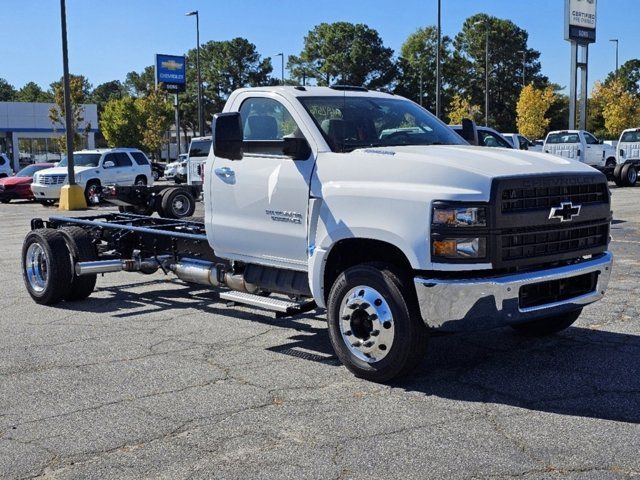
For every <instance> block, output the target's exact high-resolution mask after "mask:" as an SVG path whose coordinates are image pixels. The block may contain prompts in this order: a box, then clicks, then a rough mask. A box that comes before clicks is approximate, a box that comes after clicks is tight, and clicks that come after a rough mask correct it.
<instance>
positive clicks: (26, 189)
mask: <svg viewBox="0 0 640 480" xmlns="http://www.w3.org/2000/svg"><path fill="white" fill-rule="evenodd" d="M54 166H55V165H54V164H53V163H34V164H33V165H29V166H28V167H24V168H23V169H22V170H20V171H19V172H18V173H16V174H15V175H14V176H13V177H5V178H0V202H2V203H9V202H10V201H11V200H14V199H21V200H33V199H34V197H33V193H32V192H31V182H32V181H33V175H34V174H35V173H36V172H37V171H38V170H44V169H45V168H52V167H54Z"/></svg>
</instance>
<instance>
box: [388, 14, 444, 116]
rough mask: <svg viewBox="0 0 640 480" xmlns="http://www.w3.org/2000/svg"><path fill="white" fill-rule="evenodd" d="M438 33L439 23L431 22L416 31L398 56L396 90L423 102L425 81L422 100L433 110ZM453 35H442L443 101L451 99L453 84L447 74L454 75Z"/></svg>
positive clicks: (406, 41)
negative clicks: (451, 36) (451, 86)
mask: <svg viewBox="0 0 640 480" xmlns="http://www.w3.org/2000/svg"><path fill="white" fill-rule="evenodd" d="M437 45H438V33H437V30H436V27H433V26H429V27H424V28H420V29H418V30H416V31H415V32H413V33H412V34H411V35H409V37H407V39H406V40H405V42H404V43H403V44H402V47H401V49H400V57H399V58H398V63H397V66H398V72H399V73H398V78H399V79H401V81H398V82H397V85H396V87H395V90H394V93H396V94H398V95H402V96H404V97H408V98H410V99H412V100H415V101H416V102H417V103H420V82H421V81H422V93H423V102H422V104H423V105H424V106H425V107H426V108H428V109H429V110H431V111H435V107H436V49H437ZM450 47H451V39H450V38H449V37H447V36H444V37H442V44H441V50H440V56H441V68H442V92H441V101H442V105H448V104H449V102H450V100H451V95H452V92H451V88H450V85H449V83H448V82H447V79H448V78H451V77H452V76H453V75H455V71H453V68H452V67H453V63H452V62H451V57H452V54H451V50H450Z"/></svg>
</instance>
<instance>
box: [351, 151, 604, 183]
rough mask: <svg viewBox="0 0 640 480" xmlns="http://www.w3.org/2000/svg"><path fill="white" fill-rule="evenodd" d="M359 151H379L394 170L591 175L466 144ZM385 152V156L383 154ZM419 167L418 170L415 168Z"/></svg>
mask: <svg viewBox="0 0 640 480" xmlns="http://www.w3.org/2000/svg"><path fill="white" fill-rule="evenodd" d="M359 151H360V152H366V153H371V152H380V153H381V154H383V155H384V154H386V155H391V154H392V155H393V157H394V158H393V163H394V165H395V166H396V167H398V168H402V166H401V165H402V164H406V168H420V169H423V168H425V169H427V171H428V169H431V168H436V169H441V168H443V167H444V168H451V169H455V170H462V171H465V172H469V173H471V174H475V175H480V176H484V177H487V178H495V177H501V176H513V175H531V174H545V173H547V174H548V173H571V172H575V173H580V172H593V170H594V169H593V168H591V167H589V166H588V165H585V164H583V163H581V162H578V161H575V160H571V159H567V158H561V157H557V156H555V155H550V154H548V153H541V152H529V151H526V150H515V149H508V148H489V147H475V146H470V145H433V146H406V147H391V148H379V149H364V150H359ZM385 152H387V153H385ZM418 165H420V167H418Z"/></svg>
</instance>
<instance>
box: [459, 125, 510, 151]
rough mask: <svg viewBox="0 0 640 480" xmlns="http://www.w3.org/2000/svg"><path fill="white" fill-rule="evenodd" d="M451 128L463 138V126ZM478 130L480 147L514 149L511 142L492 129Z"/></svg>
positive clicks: (481, 128)
mask: <svg viewBox="0 0 640 480" xmlns="http://www.w3.org/2000/svg"><path fill="white" fill-rule="evenodd" d="M451 128H452V129H453V131H454V132H456V133H457V134H458V135H460V136H462V125H451ZM476 128H477V142H470V143H476V145H478V146H479V147H500V148H513V145H512V144H511V142H509V140H507V139H506V138H504V137H503V136H502V135H501V134H500V133H498V132H497V131H495V130H494V129H493V128H490V127H480V126H478V127H476Z"/></svg>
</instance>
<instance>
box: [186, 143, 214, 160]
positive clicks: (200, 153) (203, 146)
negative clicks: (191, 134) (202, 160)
mask: <svg viewBox="0 0 640 480" xmlns="http://www.w3.org/2000/svg"><path fill="white" fill-rule="evenodd" d="M209 150H211V140H200V141H197V142H196V141H193V142H191V146H190V147H189V158H191V157H208V156H209Z"/></svg>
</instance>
